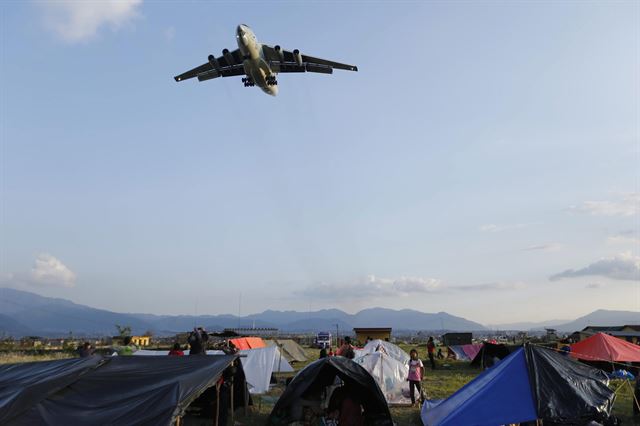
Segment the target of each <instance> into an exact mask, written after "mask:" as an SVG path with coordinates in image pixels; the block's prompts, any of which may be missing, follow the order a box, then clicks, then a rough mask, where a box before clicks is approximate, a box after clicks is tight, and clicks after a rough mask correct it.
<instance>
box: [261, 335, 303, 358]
mask: <svg viewBox="0 0 640 426" xmlns="http://www.w3.org/2000/svg"><path fill="white" fill-rule="evenodd" d="M265 343H266V344H267V345H268V346H273V345H276V346H278V347H279V348H280V351H281V352H282V355H284V356H285V358H287V361H290V362H304V361H306V360H307V354H306V352H305V351H304V349H302V346H300V345H299V344H298V343H296V341H295V340H291V339H276V340H267V341H266V342H265Z"/></svg>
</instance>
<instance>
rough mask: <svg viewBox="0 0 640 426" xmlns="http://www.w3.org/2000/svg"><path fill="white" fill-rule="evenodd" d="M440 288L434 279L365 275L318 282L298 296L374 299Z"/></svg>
mask: <svg viewBox="0 0 640 426" xmlns="http://www.w3.org/2000/svg"><path fill="white" fill-rule="evenodd" d="M440 286H441V281H440V280H438V279H435V278H423V277H407V276H402V277H400V278H397V279H391V278H381V277H376V276H375V275H367V276H366V277H360V278H357V279H355V280H353V281H351V282H344V283H327V282H319V283H316V284H314V285H311V286H309V287H307V288H306V289H304V290H303V291H301V292H299V295H302V296H304V297H314V298H318V299H358V298H375V297H389V296H406V295H409V294H416V293H429V292H434V291H437V290H438V289H439V288H440Z"/></svg>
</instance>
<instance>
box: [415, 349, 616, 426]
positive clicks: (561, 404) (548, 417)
mask: <svg viewBox="0 0 640 426" xmlns="http://www.w3.org/2000/svg"><path fill="white" fill-rule="evenodd" d="M607 384H608V380H607V377H606V375H605V373H604V372H602V371H600V370H597V369H594V368H591V367H589V366H586V365H583V364H579V363H577V362H574V361H572V360H571V359H568V358H567V357H565V356H562V355H560V354H558V353H556V352H554V351H552V350H550V349H547V348H542V347H537V346H532V345H527V346H525V347H524V348H520V349H518V350H517V351H516V352H514V353H512V354H511V355H509V356H508V357H506V358H505V359H503V360H502V361H501V362H500V363H499V364H497V365H496V366H495V367H493V368H491V369H489V370H486V371H485V372H483V373H482V374H480V375H479V376H478V377H476V378H475V379H474V380H472V381H471V382H469V383H467V385H465V386H464V387H462V388H461V389H460V390H458V391H457V392H456V393H454V394H453V395H452V396H450V397H449V398H447V399H446V400H444V401H442V402H438V401H428V402H426V403H425V404H424V405H423V407H422V413H421V417H422V421H423V423H424V424H425V425H430V426H431V425H456V424H473V425H478V426H483V425H487V426H489V425H497V424H508V423H519V422H523V421H529V420H535V419H542V420H545V421H553V422H565V423H571V424H583V423H586V422H587V421H588V420H604V419H606V418H607V417H608V416H609V414H610V411H611V407H612V404H613V400H614V397H615V394H614V392H613V391H612V390H611V389H609V387H608V386H607Z"/></svg>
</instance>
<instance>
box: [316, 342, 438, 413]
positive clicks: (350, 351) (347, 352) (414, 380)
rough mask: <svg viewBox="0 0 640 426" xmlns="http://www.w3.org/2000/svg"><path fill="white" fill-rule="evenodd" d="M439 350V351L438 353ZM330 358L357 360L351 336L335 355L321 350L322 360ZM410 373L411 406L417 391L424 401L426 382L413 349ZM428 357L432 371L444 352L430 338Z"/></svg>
mask: <svg viewBox="0 0 640 426" xmlns="http://www.w3.org/2000/svg"><path fill="white" fill-rule="evenodd" d="M436 350H437V351H436ZM328 356H344V357H345V358H349V359H353V358H355V350H354V347H353V345H352V344H351V338H350V337H349V336H347V337H345V338H344V343H343V344H342V345H341V346H340V347H339V348H338V350H336V352H335V353H334V352H333V350H332V349H331V347H329V348H328V350H327V348H322V349H320V358H326V357H328ZM409 357H410V359H409V362H408V364H409V373H408V375H407V381H408V382H409V396H410V397H411V404H412V405H415V404H416V390H417V394H418V398H419V400H420V402H422V400H423V399H424V396H423V395H424V394H423V389H422V381H423V380H424V371H425V367H424V364H423V362H422V360H420V358H419V357H418V350H417V349H411V351H410V352H409ZM427 357H428V358H429V363H430V365H431V369H432V370H435V369H436V361H435V360H436V358H441V357H442V351H441V350H440V349H437V347H436V344H435V341H434V339H433V337H429V340H428V341H427Z"/></svg>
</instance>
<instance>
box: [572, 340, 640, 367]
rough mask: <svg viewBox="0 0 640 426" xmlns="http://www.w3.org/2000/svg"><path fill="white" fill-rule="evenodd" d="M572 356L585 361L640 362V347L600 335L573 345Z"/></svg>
mask: <svg viewBox="0 0 640 426" xmlns="http://www.w3.org/2000/svg"><path fill="white" fill-rule="evenodd" d="M571 356H572V357H574V358H577V359H582V360H585V361H621V362H640V346H638V345H634V344H633V343H629V342H627V341H625V340H622V339H618V338H617V337H613V336H610V335H608V334H604V333H598V334H594V335H593V336H591V337H589V338H587V339H584V340H583V341H582V342H578V343H575V344H573V345H571Z"/></svg>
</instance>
